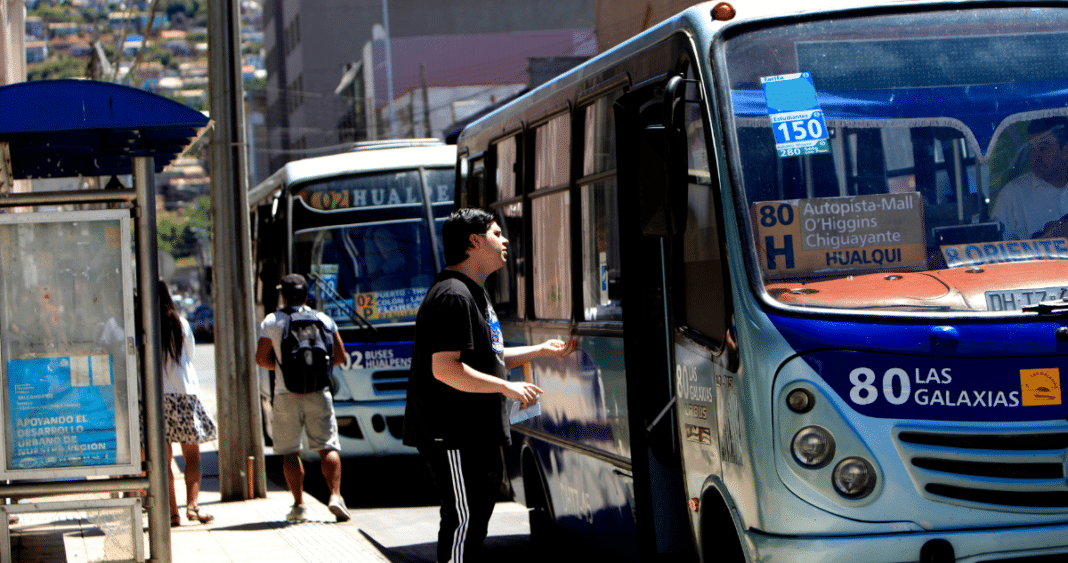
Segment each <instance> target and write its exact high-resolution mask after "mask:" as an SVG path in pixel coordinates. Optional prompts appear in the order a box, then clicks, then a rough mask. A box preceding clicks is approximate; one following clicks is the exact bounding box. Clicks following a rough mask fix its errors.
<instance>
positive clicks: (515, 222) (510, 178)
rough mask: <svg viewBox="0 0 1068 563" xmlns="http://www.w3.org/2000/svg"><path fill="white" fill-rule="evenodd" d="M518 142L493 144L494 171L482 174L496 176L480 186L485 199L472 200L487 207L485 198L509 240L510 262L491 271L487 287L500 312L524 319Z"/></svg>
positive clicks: (521, 207) (511, 139) (487, 177)
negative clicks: (490, 182) (492, 272)
mask: <svg viewBox="0 0 1068 563" xmlns="http://www.w3.org/2000/svg"><path fill="white" fill-rule="evenodd" d="M517 151H518V142H517V140H516V137H515V136H512V137H508V138H506V139H503V140H501V141H500V142H498V143H497V144H495V145H493V146H492V147H490V152H491V155H492V158H490V159H489V163H488V165H489V166H490V167H494V164H495V167H494V171H495V173H489V174H483V176H484V177H485V178H486V179H493V185H489V186H484V187H483V186H480V188H481V189H485V192H482V194H483V195H484V197H485V198H486V199H485V200H474V201H471V202H470V203H471V204H472V205H476V206H480V207H481V206H484V205H485V203H486V201H487V200H488V202H489V207H490V208H491V209H493V211H494V214H495V215H496V217H497V224H498V225H500V227H501V230H502V231H503V233H504V236H505V238H507V239H508V263H507V264H506V265H505V267H504V268H503V269H501V270H498V271H497V272H496V273H494V274H492V275H491V277H490V279H489V280H487V283H486V287H487V289H489V291H490V294H491V297H492V298H493V302H494V308H495V309H496V311H497V314H498V315H500V316H501V317H505V318H522V317H523V315H524V314H525V313H526V307H525V303H526V294H525V292H524V288H525V287H526V281H525V280H526V275H525V272H524V268H523V249H524V246H525V245H524V244H523V205H522V198H521V197H519V196H520V195H521V193H520V190H519V188H518V185H517V175H516V157H517V154H518V152H517Z"/></svg>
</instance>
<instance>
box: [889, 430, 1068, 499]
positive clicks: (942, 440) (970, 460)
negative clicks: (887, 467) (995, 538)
mask: <svg viewBox="0 0 1068 563" xmlns="http://www.w3.org/2000/svg"><path fill="white" fill-rule="evenodd" d="M895 434H896V438H897V443H898V447H899V449H900V450H901V452H902V454H903V455H902V457H903V458H904V459H905V461H906V462H907V463H908V469H909V473H910V474H911V475H912V478H913V480H914V481H915V482H916V483H917V485H918V486H919V488H920V489H921V490H922V491H923V492H924V493H925V494H926V496H927V497H928V498H932V499H934V500H938V501H942V502H952V503H955V504H966V505H969V506H976V507H980V508H989V509H1010V510H1012V509H1015V510H1029V509H1031V510H1047V511H1048V510H1054V511H1061V510H1063V509H1068V483H1066V481H1065V477H1066V476H1065V450H1066V449H1068V432H1056V431H1050V432H1040V431H1036V432H1028V433H1020V434H1008V433H1006V432H1005V431H1004V429H997V430H990V431H989V432H983V431H976V430H968V431H954V430H948V431H938V432H932V431H920V430H911V429H903V430H902V429H899V430H897V431H895Z"/></svg>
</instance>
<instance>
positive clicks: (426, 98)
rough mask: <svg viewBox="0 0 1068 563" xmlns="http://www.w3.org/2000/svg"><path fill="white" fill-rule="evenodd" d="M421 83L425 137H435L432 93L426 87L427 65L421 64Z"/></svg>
mask: <svg viewBox="0 0 1068 563" xmlns="http://www.w3.org/2000/svg"><path fill="white" fill-rule="evenodd" d="M419 81H420V82H422V86H423V123H424V124H425V125H426V135H423V136H424V137H433V136H434V132H433V131H432V130H431V129H430V92H429V91H427V87H426V65H425V64H423V63H419ZM412 119H413V120H414V119H415V118H414V117H413V118H412Z"/></svg>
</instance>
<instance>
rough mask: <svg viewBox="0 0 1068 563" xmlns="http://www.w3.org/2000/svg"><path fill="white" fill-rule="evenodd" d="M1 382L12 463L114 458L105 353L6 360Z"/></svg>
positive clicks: (73, 463)
mask: <svg viewBox="0 0 1068 563" xmlns="http://www.w3.org/2000/svg"><path fill="white" fill-rule="evenodd" d="M7 383H8V389H7V392H8V397H9V399H10V401H11V424H12V425H13V428H12V432H11V434H12V435H13V436H14V441H13V448H12V452H11V459H10V460H9V464H10V466H11V467H12V468H18V469H31V468H44V467H48V468H52V467H80V466H84V465H111V464H114V463H115V462H116V453H117V450H116V447H117V440H116V427H115V387H114V384H113V381H112V368H111V356H106V355H99V356H81V357H69V356H63V357H56V358H33V359H27V360H10V361H8V363H7Z"/></svg>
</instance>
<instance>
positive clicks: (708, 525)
mask: <svg viewBox="0 0 1068 563" xmlns="http://www.w3.org/2000/svg"><path fill="white" fill-rule="evenodd" d="M700 522H701V524H700V526H701V534H700V536H699V537H698V544H699V545H698V548H699V552H700V554H701V563H713V562H714V563H745V561H746V559H745V551H744V550H743V549H742V542H741V539H739V537H738V532H737V530H736V529H735V527H734V519H733V518H731V511H730V509H729V508H727V504H726V503H725V502H723V498H722V497H720V496H719V495H718V494H715V493H708V494H706V495H705V496H704V498H703V499H701V520H700Z"/></svg>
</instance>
